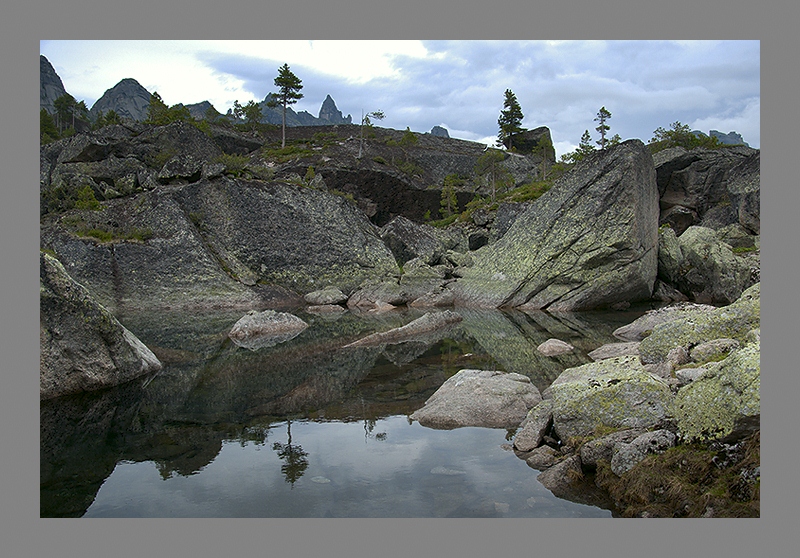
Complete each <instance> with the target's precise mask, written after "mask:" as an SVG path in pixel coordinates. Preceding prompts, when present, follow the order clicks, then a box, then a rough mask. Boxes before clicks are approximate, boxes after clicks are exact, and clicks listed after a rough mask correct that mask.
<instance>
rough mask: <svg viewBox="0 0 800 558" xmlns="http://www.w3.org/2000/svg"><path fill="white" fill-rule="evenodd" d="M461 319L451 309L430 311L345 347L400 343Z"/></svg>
mask: <svg viewBox="0 0 800 558" xmlns="http://www.w3.org/2000/svg"><path fill="white" fill-rule="evenodd" d="M461 320H462V318H461V316H459V315H458V314H456V313H455V312H452V311H450V310H445V311H444V312H429V313H428V314H425V315H424V316H421V317H419V318H417V319H416V320H414V321H412V322H410V323H408V324H406V325H404V326H402V327H398V328H395V329H391V330H389V331H385V332H381V333H373V334H372V335H367V336H366V337H364V338H363V339H359V340H358V341H354V342H353V343H350V344H349V345H345V347H374V346H376V345H383V344H387V343H400V342H402V341H408V340H410V339H414V338H416V337H418V336H420V335H426V334H429V333H431V332H433V331H436V330H438V329H441V328H443V327H446V326H448V325H450V324H455V323H458V322H460V321H461Z"/></svg>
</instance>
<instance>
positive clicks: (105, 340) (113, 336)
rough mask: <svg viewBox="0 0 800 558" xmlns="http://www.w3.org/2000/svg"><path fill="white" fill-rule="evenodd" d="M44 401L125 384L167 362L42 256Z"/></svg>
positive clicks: (55, 263)
mask: <svg viewBox="0 0 800 558" xmlns="http://www.w3.org/2000/svg"><path fill="white" fill-rule="evenodd" d="M39 349H40V354H39V397H40V398H41V399H50V398H53V397H58V396H61V395H68V394H72V393H79V392H82V391H91V390H97V389H102V388H106V387H111V386H115V385H119V384H122V383H125V382H128V381H130V380H133V379H135V378H137V377H139V376H142V375H146V374H150V373H152V372H155V371H158V370H160V369H161V363H160V362H159V360H158V359H157V358H156V356H155V355H154V354H153V353H152V351H150V349H148V348H147V347H146V346H145V345H144V344H143V343H142V342H141V341H140V340H139V339H138V338H137V337H136V336H135V335H133V334H132V333H131V332H130V331H128V330H127V329H126V328H125V327H123V326H122V324H120V323H119V321H117V319H116V318H114V316H113V315H111V313H110V312H109V311H108V310H106V309H105V308H104V307H103V306H101V305H100V304H98V303H97V302H96V301H95V300H94V299H93V298H92V296H91V295H90V294H89V292H88V291H87V290H86V289H85V288H84V287H83V286H81V285H80V284H78V283H76V282H75V281H74V280H73V279H72V278H71V277H70V276H69V275H68V274H67V272H66V270H65V269H64V266H63V265H61V263H60V262H59V261H58V260H56V259H55V258H53V257H51V256H50V255H48V254H46V253H44V252H40V254H39Z"/></svg>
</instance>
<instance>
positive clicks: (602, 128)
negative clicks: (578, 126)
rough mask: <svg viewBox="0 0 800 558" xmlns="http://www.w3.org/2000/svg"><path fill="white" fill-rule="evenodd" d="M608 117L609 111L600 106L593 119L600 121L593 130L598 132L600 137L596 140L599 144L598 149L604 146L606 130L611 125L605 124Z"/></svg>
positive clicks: (609, 116) (602, 148) (609, 115)
mask: <svg viewBox="0 0 800 558" xmlns="http://www.w3.org/2000/svg"><path fill="white" fill-rule="evenodd" d="M609 118H611V113H610V112H608V110H606V107H601V108H600V110H599V111H598V112H597V117H596V118H595V119H594V121H595V122H599V123H600V125H599V126H598V127H597V128H595V130H597V131H598V132H599V133H600V139H599V140H597V145H599V146H600V151H603V150H604V149H605V148H606V143H607V140H606V132H608V131H609V130H610V129H611V127H610V126H609V125H608V124H606V120H608V119H609Z"/></svg>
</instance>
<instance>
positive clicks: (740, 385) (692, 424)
mask: <svg viewBox="0 0 800 558" xmlns="http://www.w3.org/2000/svg"><path fill="white" fill-rule="evenodd" d="M760 358H761V342H760V340H758V338H756V339H755V340H753V341H751V342H750V343H748V344H746V345H745V346H744V347H743V348H741V349H739V350H737V351H734V352H733V353H731V354H730V355H729V356H728V357H727V358H726V359H725V360H723V361H721V362H716V363H710V364H707V365H705V366H704V367H703V368H704V372H703V373H702V374H701V375H700V377H699V378H697V379H695V380H694V381H693V382H691V383H690V384H689V385H687V386H685V387H683V388H681V389H680V390H679V391H678V394H677V395H676V397H675V402H674V405H673V413H674V416H675V418H676V420H677V423H678V433H679V435H680V437H681V439H682V440H683V441H685V442H691V441H701V442H707V441H709V440H714V439H720V438H724V437H726V436H729V435H730V434H731V433H732V432H733V431H734V429H735V428H737V423H747V422H750V421H753V420H754V419H755V420H756V421H758V420H759V418H760V415H761V395H760V388H761V364H760V362H761V361H760Z"/></svg>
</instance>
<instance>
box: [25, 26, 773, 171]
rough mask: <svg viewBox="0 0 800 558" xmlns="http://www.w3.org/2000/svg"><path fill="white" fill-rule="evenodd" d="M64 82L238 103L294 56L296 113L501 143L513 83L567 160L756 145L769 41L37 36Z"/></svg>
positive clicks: (528, 113) (223, 108)
mask: <svg viewBox="0 0 800 558" xmlns="http://www.w3.org/2000/svg"><path fill="white" fill-rule="evenodd" d="M40 53H41V54H43V55H44V56H45V57H47V59H48V60H49V61H50V63H51V64H52V65H53V67H54V68H55V70H56V73H58V75H59V76H60V77H61V80H62V81H63V83H64V87H65V89H66V90H67V92H69V93H70V94H71V95H73V96H74V97H75V98H76V99H77V100H79V101H80V100H83V101H85V102H86V105H87V106H88V107H90V108H91V106H92V105H93V104H94V102H95V101H96V100H97V99H99V98H100V97H101V96H102V95H103V93H104V92H105V91H106V90H107V89H110V88H111V87H113V86H114V85H116V84H117V83H118V82H119V81H120V80H122V79H125V78H133V79H135V80H136V81H138V82H139V83H140V84H141V85H142V86H143V87H145V89H147V90H148V91H150V92H151V93H152V92H154V91H157V92H158V93H159V95H161V97H162V98H163V100H164V102H166V103H167V104H168V105H173V104H177V103H183V104H193V103H199V102H201V101H206V100H207V101H210V102H211V104H212V105H214V107H215V108H216V109H217V110H218V111H220V112H221V113H225V112H227V110H228V109H229V108H231V107H232V106H233V102H234V101H235V100H238V101H239V102H240V103H242V104H245V103H246V102H247V101H250V100H255V101H261V100H263V99H264V98H265V97H266V96H267V95H268V94H269V93H271V92H275V91H277V88H276V87H275V85H274V81H273V80H274V79H275V77H276V76H277V75H278V68H279V67H280V66H282V65H283V64H288V65H289V67H290V68H291V71H292V72H293V73H294V74H295V75H296V76H297V77H298V78H300V79H301V80H302V84H303V89H302V90H301V93H302V94H303V95H304V97H303V98H302V99H300V100H299V101H298V102H297V104H295V105H293V107H292V108H293V109H294V110H295V111H297V112H300V111H303V110H305V111H308V112H309V113H311V114H312V115H313V116H317V115H318V114H319V109H320V106H321V105H322V101H323V100H324V99H325V96H326V95H330V96H331V97H332V98H333V99H334V101H335V102H336V105H337V108H338V109H339V110H340V111H342V113H343V114H344V115H345V116H347V115H348V114H350V115H352V117H353V121H354V122H356V123H357V122H359V121H360V119H361V115H362V112H363V113H368V112H371V111H375V110H382V111H383V112H384V113H385V114H386V118H385V119H384V120H382V121H380V122H378V123H377V125H379V126H383V127H387V128H395V129H399V130H404V129H406V128H410V129H411V130H412V131H414V132H428V131H430V130H431V128H432V127H433V126H441V127H443V128H446V129H447V130H448V132H449V134H450V137H454V138H460V139H465V140H471V141H477V142H481V143H486V144H491V145H493V144H494V143H495V141H496V136H497V131H498V124H497V119H498V117H499V116H500V111H501V110H502V109H503V101H504V98H505V91H506V89H510V90H511V91H513V92H514V94H515V96H516V98H517V100H518V102H519V104H520V107H521V108H522V113H523V115H524V118H523V120H522V126H523V127H524V128H527V129H533V128H537V127H539V126H547V127H548V128H549V129H550V133H551V136H552V138H553V143H554V146H555V148H556V153H557V155H558V156H560V155H562V154H564V153H568V152H570V151H573V150H574V149H575V148H576V147H577V145H578V143H579V141H580V138H581V135H582V134H583V132H584V131H585V130H589V132H590V134H591V136H592V139H593V140H598V139H600V136H599V133H598V132H597V131H596V130H595V128H596V126H597V125H598V123H597V122H595V121H594V118H595V117H596V116H597V113H598V111H599V110H600V108H601V107H605V108H606V109H607V110H608V111H609V112H610V113H611V118H610V119H609V120H608V122H607V124H608V125H609V126H610V127H611V129H610V131H609V132H608V133H609V135H614V134H619V135H620V137H622V139H631V138H638V139H641V140H642V141H644V142H647V141H649V140H650V139H651V138H652V137H653V132H654V130H655V129H656V128H658V127H663V128H666V129H668V128H669V127H670V125H671V124H672V123H673V122H676V121H679V122H681V123H682V124H688V125H689V127H690V128H691V129H693V130H701V131H703V132H705V133H708V132H709V131H710V130H719V131H720V132H723V133H728V132H731V131H736V132H738V133H739V134H741V135H742V137H743V139H744V141H745V142H747V143H748V144H749V145H750V146H751V147H757V148H758V147H760V140H761V138H760V99H761V95H760V42H759V41H78V40H72V41H41V43H40Z"/></svg>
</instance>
